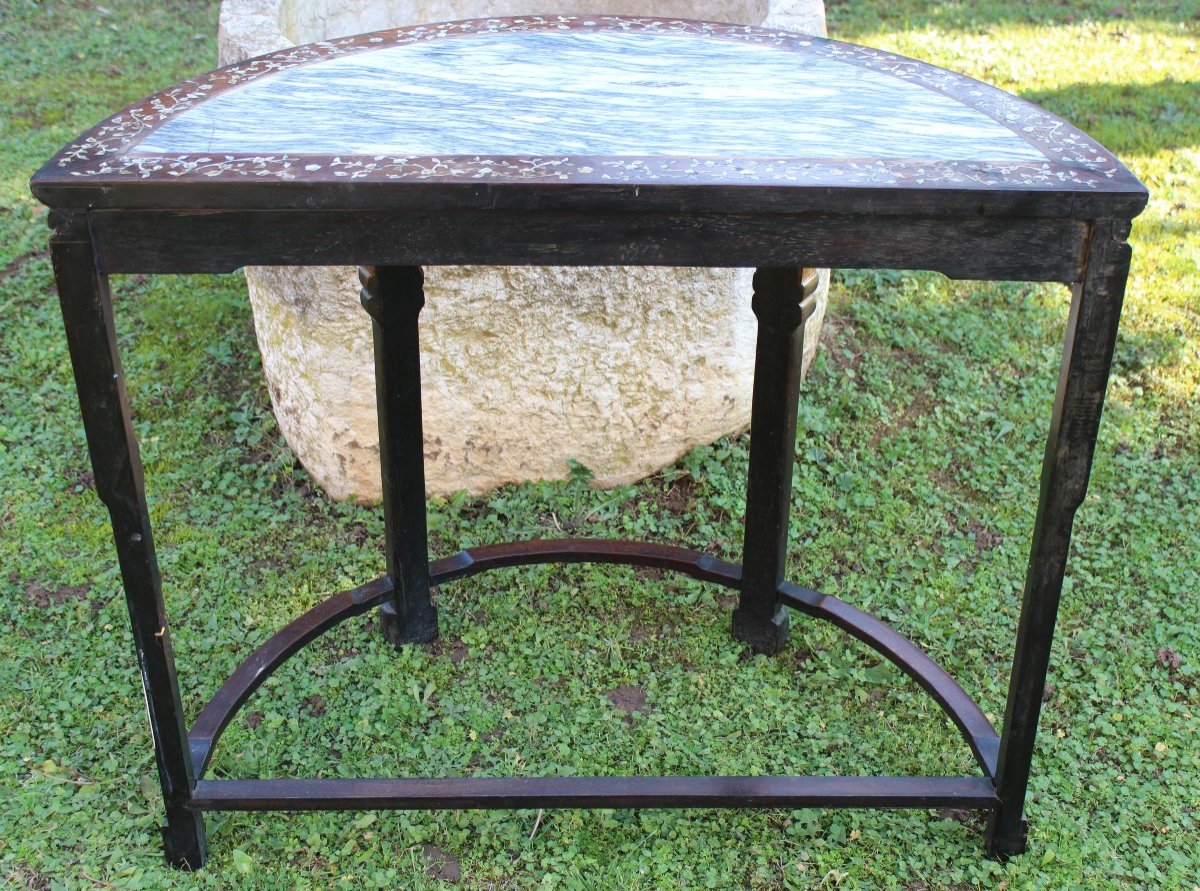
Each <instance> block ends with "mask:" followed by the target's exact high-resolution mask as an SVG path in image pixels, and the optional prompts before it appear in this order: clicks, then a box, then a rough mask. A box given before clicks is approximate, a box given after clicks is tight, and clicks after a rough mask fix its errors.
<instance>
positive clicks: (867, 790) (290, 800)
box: [191, 777, 996, 811]
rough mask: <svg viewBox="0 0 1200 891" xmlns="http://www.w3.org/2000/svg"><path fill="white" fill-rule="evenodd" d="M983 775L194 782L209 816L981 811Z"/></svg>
mask: <svg viewBox="0 0 1200 891" xmlns="http://www.w3.org/2000/svg"><path fill="white" fill-rule="evenodd" d="M995 804H996V790H995V789H994V788H993V787H992V783H991V780H989V779H988V778H987V777H474V778H470V779H457V778H454V779H451V778H438V779H424V778H412V779H382V778H380V779H354V780H341V779H330V780H201V781H200V782H199V783H198V784H197V785H196V793H195V795H194V796H193V798H192V805H191V806H192V807H195V808H197V809H198V810H211V811H266V810H271V811H275V810H278V811H311V810H365V809H374V810H411V809H415V808H421V809H441V810H457V809H459V808H535V807H536V808H544V807H549V808H572V807H609V808H632V807H723V808H724V807H730V808H740V807H889V808H906V807H953V808H989V807H994V806H995Z"/></svg>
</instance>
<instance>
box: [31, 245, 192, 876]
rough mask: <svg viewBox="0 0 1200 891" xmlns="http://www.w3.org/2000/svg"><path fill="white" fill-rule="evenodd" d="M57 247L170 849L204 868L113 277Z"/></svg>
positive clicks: (173, 856)
mask: <svg viewBox="0 0 1200 891" xmlns="http://www.w3.org/2000/svg"><path fill="white" fill-rule="evenodd" d="M50 247H51V256H52V258H53V262H54V275H55V278H56V280H57V283H58V294H59V300H60V303H61V305H62V314H63V321H64V323H65V325H66V331H67V344H68V347H69V349H70V353H71V364H72V366H73V367H74V370H75V386H76V387H77V388H78V391H79V403H80V408H81V409H82V413H83V424H84V429H85V430H86V432H87V442H88V451H89V453H90V454H91V459H92V469H93V474H94V477H95V481H96V493H97V494H98V495H99V496H100V499H101V500H102V501H103V502H104V504H105V505H106V506H107V507H108V512H109V516H110V517H111V519H112V528H113V537H114V539H115V540H116V546H117V558H118V560H119V562H120V565H121V579H122V581H123V583H124V587H125V600H126V604H127V606H128V608H129V621H130V624H131V626H132V628H133V643H134V647H135V648H136V650H137V656H138V665H139V667H140V669H141V673H142V689H143V691H144V693H145V697H146V712H147V714H148V716H149V718H150V733H151V736H152V737H153V740H154V755H155V759H156V760H157V762H158V776H159V781H160V782H161V784H162V793H163V803H164V805H165V808H166V818H167V819H166V825H165V826H163V827H162V836H163V848H164V851H165V853H166V857H167V861H168V862H169V863H171V864H172V865H174V866H179V867H183V868H185V869H198V868H200V867H201V866H202V865H203V864H204V857H205V835H204V817H203V815H202V814H200V813H196V812H193V811H190V810H188V809H187V807H186V804H187V802H188V800H189V798H190V797H191V793H192V789H193V787H194V786H195V777H194V776H193V773H192V762H191V759H190V757H189V755H188V745H187V727H186V726H185V723H184V714H183V705H182V703H181V702H180V698H179V684H178V681H177V680H176V677H175V659H174V656H173V654H172V650H171V634H170V631H169V630H168V629H167V614H166V608H165V606H164V604H163V598H162V585H161V581H160V578H159V574H158V562H157V560H156V559H155V555H154V543H153V540H152V539H151V536H150V514H149V510H148V508H147V506H146V495H145V491H144V487H143V481H142V465H141V458H140V455H139V452H138V444H137V438H136V437H135V436H134V432H133V423H132V420H131V417H130V411H129V401H128V398H127V397H126V393H125V379H124V374H123V372H122V370H121V360H120V356H119V355H118V353H117V339H116V331H115V328H114V325H113V313H112V298H111V295H110V294H109V289H108V279H107V277H106V276H104V275H102V274H101V273H100V272H99V270H98V269H97V268H96V262H95V258H94V255H93V251H92V244H91V241H90V239H89V238H88V236H87V234H86V232H84V231H83V227H82V225H79V226H78V229H77V230H76V231H74V232H70V231H68V232H64V231H61V230H60V231H58V232H56V234H55V236H54V238H53V239H52V240H51V244H50Z"/></svg>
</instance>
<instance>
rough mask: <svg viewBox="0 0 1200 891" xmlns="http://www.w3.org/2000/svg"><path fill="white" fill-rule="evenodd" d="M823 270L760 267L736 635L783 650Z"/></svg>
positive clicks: (758, 647) (755, 645)
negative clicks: (795, 477) (801, 401)
mask: <svg viewBox="0 0 1200 891" xmlns="http://www.w3.org/2000/svg"><path fill="white" fill-rule="evenodd" d="M816 287H817V272H816V270H815V269H797V268H795V267H785V268H768V269H759V270H758V271H757V272H755V274H754V302H753V308H754V314H755V316H757V317H758V346H757V348H756V352H755V358H754V394H753V404H752V406H751V410H750V411H751V415H750V471H749V477H748V479H747V483H746V521H745V533H744V534H745V538H744V541H743V548H742V552H743V558H742V587H741V594H740V596H739V598H738V606H737V609H736V610H734V613H733V636H734V638H735V639H737V640H740V641H742V642H743V643H747V644H749V645H750V646H751V648H752V649H753V650H754V651H755V652H758V653H775V652H778V650H779V648H780V647H781V646H782V645H783V642H784V641H785V640H786V639H787V622H788V620H787V610H786V609H785V608H784V607H783V606H782V605H780V603H779V586H780V585H781V584H782V583H783V579H784V563H785V561H786V557H787V538H788V518H789V515H790V508H791V501H792V464H793V462H794V461H795V457H796V455H795V451H796V404H797V400H798V397H799V388H800V360H801V356H802V355H803V353H804V323H805V321H806V320H807V319H808V317H809V316H810V315H812V312H813V309H814V308H815V305H816V303H815V299H814V297H813V294H814V293H815V291H816Z"/></svg>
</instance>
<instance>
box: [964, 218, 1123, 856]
mask: <svg viewBox="0 0 1200 891" xmlns="http://www.w3.org/2000/svg"><path fill="white" fill-rule="evenodd" d="M1128 233H1129V222H1128V221H1119V220H1118V221H1114V220H1102V221H1099V222H1097V223H1095V224H1094V226H1093V230H1092V237H1091V242H1090V245H1089V249H1088V257H1087V263H1086V266H1085V269H1084V274H1083V278H1082V281H1081V283H1080V284H1078V285H1076V286H1075V288H1074V290H1073V293H1072V299H1071V312H1070V317H1069V319H1068V321H1067V333H1066V343H1065V346H1064V348H1063V359H1062V367H1061V370H1060V371H1059V377H1058V392H1057V394H1056V395H1055V399H1054V412H1053V416H1052V418H1051V421H1050V435H1049V439H1048V440H1047V443H1046V454H1045V458H1044V460H1043V463H1042V490H1041V499H1040V501H1039V503H1038V512H1037V519H1036V521H1035V523H1034V531H1033V547H1032V549H1031V551H1030V555H1029V569H1028V572H1027V574H1026V577H1025V595H1024V599H1023V602H1022V605H1021V618H1020V620H1019V623H1018V626H1017V644H1016V654H1015V656H1014V658H1013V667H1012V677H1011V679H1010V681H1009V688H1008V705H1007V707H1006V709H1005V712H1004V730H1003V733H1002V734H1001V739H1000V756H999V761H998V763H997V771H996V787H997V792H998V793H999V797H1000V805H999V806H998V808H997V809H996V810H995V811H994V812H993V814H992V819H991V822H990V824H989V826H988V830H987V848H988V853H989V854H990V855H992V856H994V857H998V858H1006V857H1010V856H1014V855H1016V854H1020V853H1022V852H1023V851H1024V850H1025V841H1026V829H1027V823H1026V820H1025V813H1024V808H1025V792H1026V788H1027V786H1028V783H1029V771H1030V764H1031V762H1032V760H1033V745H1034V738H1035V736H1036V734H1037V723H1038V715H1039V712H1040V711H1041V705H1042V696H1043V691H1044V689H1045V685H1046V671H1047V668H1048V667H1049V663H1050V647H1051V643H1052V641H1053V637H1054V623H1055V619H1056V617H1057V615H1058V604H1059V598H1060V595H1061V594H1062V583H1063V574H1064V572H1065V571H1066V563H1067V552H1068V550H1069V548H1070V544H1071V526H1072V523H1073V521H1074V518H1075V511H1076V509H1077V508H1078V507H1079V505H1080V504H1082V503H1083V498H1084V496H1085V494H1086V493H1087V483H1088V476H1089V474H1090V473H1091V466H1092V454H1093V452H1094V450H1095V446H1096V435H1097V432H1098V430H1099V426H1100V411H1101V408H1102V407H1103V405H1104V392H1105V389H1106V388H1107V385H1108V373H1109V366H1110V365H1111V363H1112V356H1113V349H1114V347H1115V345H1116V339H1117V323H1118V321H1119V319H1120V315H1121V302H1122V300H1123V298H1124V294H1125V280H1126V277H1127V276H1128V274H1129V261H1130V248H1129V245H1128V244H1127V243H1126V240H1125V238H1126V236H1127V235H1128Z"/></svg>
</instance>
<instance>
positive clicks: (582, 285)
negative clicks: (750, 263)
mask: <svg viewBox="0 0 1200 891" xmlns="http://www.w3.org/2000/svg"><path fill="white" fill-rule="evenodd" d="M575 5H576V6H578V7H579V10H578V11H586V12H590V13H596V12H601V13H625V14H652V15H662V16H678V17H687V18H701V19H704V18H707V19H715V20H724V21H740V22H745V23H747V24H766V25H767V26H768V27H777V28H786V29H788V30H796V31H805V32H809V33H824V9H823V4H822V2H821V0H772V2H766V0H760V2H754V0H740V2H719V0H710V2H708V3H697V2H690V0H665V2H653V0H624V2H601V3H594V2H587V3H577V4H575ZM526 7H527V4H526V3H524V2H504V0H407V2H404V0H352V2H335V0H225V2H223V3H222V7H221V19H220V22H221V24H220V29H221V30H220V38H219V49H220V54H221V58H220V62H221V64H222V65H228V64H232V63H234V62H237V61H241V60H243V59H246V58H250V57H252V56H255V55H261V54H264V53H268V52H272V51H274V50H276V49H280V48H283V47H286V46H289V45H294V44H299V43H304V42H309V41H314V40H320V39H324V38H326V37H333V36H339V35H341V34H352V33H358V32H362V31H370V30H377V29H380V28H386V27H396V26H400V25H406V24H415V23H419V22H426V21H439V20H442V21H444V20H448V19H456V18H475V17H485V16H500V15H519V14H521V13H523V12H527V11H528V10H527V8H526ZM571 7H572V4H571V3H566V4H564V3H563V2H561V0H560V2H559V3H558V4H557V5H556V11H562V12H570V11H573V10H572V9H571ZM597 7H599V8H597ZM751 275H752V272H751V271H750V270H735V269H672V268H666V269H660V268H650V269H628V268H619V267H596V268H585V269H568V268H559V267H459V268H447V267H435V268H430V269H428V270H426V279H425V281H426V304H425V309H424V311H423V312H422V315H421V325H422V328H421V337H422V348H421V373H422V383H423V388H424V395H423V403H422V405H423V411H424V415H425V473H426V482H427V488H428V490H429V491H430V492H431V493H441V494H445V493H449V492H453V491H456V490H459V489H466V490H468V491H470V492H481V491H484V490H487V489H490V488H493V487H495V486H498V485H503V484H504V483H508V482H516V481H521V480H529V479H561V478H563V477H565V476H566V475H567V474H568V473H569V464H568V461H569V460H575V461H579V462H580V463H582V464H584V465H586V466H587V467H588V468H589V469H591V470H592V472H593V473H594V474H595V482H596V484H598V485H602V486H610V485H619V484H623V483H627V482H632V481H633V480H636V479H640V478H641V477H644V476H646V475H648V474H650V473H653V472H654V471H655V470H657V469H658V468H660V467H663V466H665V465H667V464H670V463H671V462H673V461H675V460H676V459H677V458H678V457H679V456H680V455H682V454H683V453H685V452H686V451H688V450H689V449H691V448H693V447H694V446H696V445H698V444H700V443H705V442H711V441H713V440H715V439H717V438H719V437H720V436H723V435H725V434H727V433H731V432H734V431H737V430H740V429H743V428H744V427H745V426H746V424H747V423H748V422H749V418H750V388H751V381H752V376H753V363H754V336H755V331H756V328H757V324H756V322H755V319H754V315H753V313H751V311H750V279H751ZM246 279H247V283H248V286H249V291H250V299H251V304H252V306H253V311H254V320H255V327H256V329H257V334H258V342H259V347H260V349H261V351H262V355H263V368H264V371H265V373H266V378H267V383H268V386H269V388H270V392H271V400H272V402H273V404H274V407H275V414H276V416H277V418H278V419H279V425H280V428H281V430H282V431H283V434H284V437H285V438H286V439H287V441H288V443H289V445H290V446H291V447H292V448H293V450H295V452H296V454H297V456H298V457H299V459H300V461H301V463H302V464H303V465H304V466H305V468H306V469H307V470H308V471H309V473H310V474H311V475H312V476H313V478H314V479H315V480H316V481H317V483H318V484H319V485H321V486H322V487H323V488H324V489H325V490H326V491H327V492H328V493H329V494H330V495H331V496H332V497H334V498H337V499H346V498H355V499H357V500H363V501H371V500H376V499H378V497H379V494H380V481H379V464H378V461H379V437H378V429H377V426H376V416H375V393H374V370H373V366H372V347H371V326H370V320H369V318H368V317H367V315H366V313H365V312H364V311H363V309H362V307H361V305H360V304H359V299H358V290H359V286H358V280H357V276H356V273H355V271H354V270H352V269H345V268H301V269H292V268H265V267H256V268H250V269H247V270H246ZM828 281H829V278H828V273H827V272H826V273H824V274H823V275H822V285H821V291H820V297H819V302H818V309H817V311H816V313H814V315H813V317H812V318H811V319H810V320H809V322H808V329H807V331H806V336H805V356H804V367H805V368H807V367H808V364H809V363H810V362H811V361H812V357H813V354H814V352H815V349H816V343H817V336H818V334H819V332H820V326H821V321H822V319H823V316H824V311H825V296H826V294H827V290H828Z"/></svg>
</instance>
